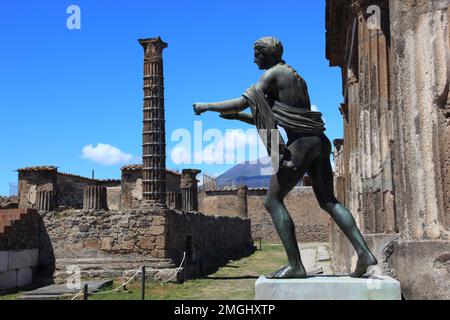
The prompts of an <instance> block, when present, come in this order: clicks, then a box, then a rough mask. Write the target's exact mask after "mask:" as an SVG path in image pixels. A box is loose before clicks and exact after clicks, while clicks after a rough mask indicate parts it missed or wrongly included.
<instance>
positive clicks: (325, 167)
mask: <svg viewBox="0 0 450 320" xmlns="http://www.w3.org/2000/svg"><path fill="white" fill-rule="evenodd" d="M254 54H255V58H254V62H255V63H256V65H257V66H258V67H259V69H261V70H267V71H265V72H264V74H263V75H262V77H261V78H260V79H259V81H258V83H256V84H255V85H253V86H251V87H250V88H249V89H248V90H247V91H246V92H245V93H244V94H243V95H242V96H241V97H239V98H237V99H233V100H227V101H222V102H217V103H195V104H194V112H195V113H196V114H197V115H200V114H201V113H203V112H206V111H216V112H219V113H221V115H220V116H221V117H222V118H225V119H237V120H240V121H244V122H246V123H249V124H254V125H256V127H257V128H258V131H259V132H260V136H261V138H263V141H264V142H265V144H266V147H267V148H268V152H269V155H271V157H272V162H273V161H274V159H275V160H276V158H274V154H275V156H276V153H278V151H279V155H280V159H279V163H280V166H279V168H274V169H275V171H276V174H274V175H273V176H272V177H271V180H270V186H269V190H268V192H267V196H266V199H265V207H266V209H267V210H268V211H269V212H270V215H271V217H272V220H273V223H274V225H275V229H276V230H277V233H278V235H279V237H280V239H281V242H282V243H283V246H284V248H285V250H286V254H287V257H288V261H289V265H288V266H284V267H282V268H281V269H279V270H277V271H275V272H273V273H271V274H270V275H268V277H269V278H275V279H276V278H304V277H306V276H307V274H306V270H305V268H304V266H303V264H302V261H301V257H300V250H299V248H298V243H297V239H296V236H295V227H294V223H293V221H292V218H291V216H290V215H289V212H288V211H287V209H286V207H285V205H284V203H283V199H284V197H285V196H286V195H287V194H288V193H289V191H291V190H292V189H293V188H294V187H295V186H296V185H297V184H298V182H299V181H300V179H301V178H302V177H303V175H304V174H305V172H307V173H308V175H309V177H310V178H311V180H312V184H313V190H314V193H315V196H316V198H317V201H318V202H319V204H320V207H321V208H322V209H323V210H325V211H326V212H328V213H329V214H330V215H331V217H332V218H333V220H334V221H335V222H336V224H337V225H338V226H339V227H340V228H341V230H342V231H343V232H344V234H345V235H346V236H347V238H348V239H349V240H350V242H351V244H352V245H353V247H354V248H355V250H356V252H357V254H358V261H357V264H356V269H355V270H354V272H353V273H352V274H351V276H353V277H362V276H364V274H366V273H367V271H368V268H369V267H370V266H372V265H376V264H377V260H376V258H375V256H374V255H373V254H372V253H371V252H370V250H369V248H368V247H367V244H366V242H365V241H364V238H363V236H362V235H361V233H360V231H359V229H358V227H357V225H356V222H355V220H354V218H353V216H352V214H351V213H350V211H349V210H348V209H347V208H346V207H344V206H343V205H342V204H341V203H339V201H338V200H337V199H336V198H335V196H334V190H333V172H332V169H331V163H330V153H331V143H330V140H329V139H328V138H327V137H326V135H325V134H324V131H325V127H324V124H323V122H322V119H321V113H320V112H314V111H311V104H310V100H309V94H308V89H307V85H306V82H305V80H303V78H302V77H301V76H300V75H299V74H298V73H297V72H296V71H295V70H294V69H293V68H292V67H290V66H289V65H287V64H286V63H285V62H284V61H283V60H282V54H283V46H282V44H281V42H280V41H279V40H278V39H275V38H273V37H265V38H261V39H259V40H258V41H256V42H255V44H254ZM248 107H250V110H251V112H252V114H247V113H243V112H242V111H243V110H244V109H246V108H248ZM277 126H281V127H283V128H284V129H285V130H286V133H287V137H288V142H287V143H286V144H285V143H284V141H282V139H279V137H278V139H279V140H281V141H280V142H279V145H278V147H279V149H278V150H277V149H276V148H273V146H272V145H271V142H270V141H273V140H272V139H271V138H272V136H273V134H274V132H275V133H276V134H278V135H279V133H278V129H277ZM274 150H275V151H277V152H273V151H274ZM271 151H272V154H271Z"/></svg>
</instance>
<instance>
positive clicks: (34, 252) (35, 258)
mask: <svg viewBox="0 0 450 320" xmlns="http://www.w3.org/2000/svg"><path fill="white" fill-rule="evenodd" d="M30 254H31V267H32V268H34V267H37V266H38V265H39V249H31V250H30Z"/></svg>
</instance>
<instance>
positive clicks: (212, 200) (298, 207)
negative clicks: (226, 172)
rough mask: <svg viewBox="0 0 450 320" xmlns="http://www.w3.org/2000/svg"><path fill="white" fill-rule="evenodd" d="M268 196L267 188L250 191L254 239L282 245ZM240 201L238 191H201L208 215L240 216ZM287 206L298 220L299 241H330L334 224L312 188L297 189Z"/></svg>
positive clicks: (288, 197)
mask: <svg viewBox="0 0 450 320" xmlns="http://www.w3.org/2000/svg"><path fill="white" fill-rule="evenodd" d="M266 193H267V190H266V189H249V190H248V192H247V212H248V213H247V215H248V218H250V220H251V232H252V237H253V239H259V238H261V239H263V240H267V241H271V242H279V241H280V239H279V237H278V235H277V233H276V230H275V228H274V226H273V222H272V218H271V217H270V215H269V213H268V211H267V210H266V208H265V207H264V198H265V195H266ZM239 200H240V199H239V197H238V195H237V189H229V190H216V191H206V192H200V193H199V211H200V212H203V213H204V214H206V215H220V216H230V217H238V216H239V214H240V207H239V203H240V201H239ZM284 203H285V205H286V207H287V208H288V210H289V213H290V214H291V216H292V219H293V220H294V223H295V228H296V236H297V240H298V241H300V242H327V241H329V237H330V224H331V221H330V218H329V216H328V215H327V214H326V212H325V211H323V210H322V209H321V208H320V206H319V204H318V203H317V200H316V198H315V196H314V192H313V191H312V188H311V187H300V188H295V189H293V190H292V191H291V192H290V193H289V194H288V195H287V197H286V198H285V200H284Z"/></svg>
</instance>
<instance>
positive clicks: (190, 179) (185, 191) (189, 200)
mask: <svg viewBox="0 0 450 320" xmlns="http://www.w3.org/2000/svg"><path fill="white" fill-rule="evenodd" d="M200 172H201V170H196V169H183V171H182V176H181V202H182V207H181V208H182V210H184V211H197V210H198V189H197V174H199V173H200Z"/></svg>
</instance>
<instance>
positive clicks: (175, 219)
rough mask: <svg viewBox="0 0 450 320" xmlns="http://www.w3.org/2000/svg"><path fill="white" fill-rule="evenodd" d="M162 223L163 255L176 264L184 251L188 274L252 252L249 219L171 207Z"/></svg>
mask: <svg viewBox="0 0 450 320" xmlns="http://www.w3.org/2000/svg"><path fill="white" fill-rule="evenodd" d="M166 224H167V239H166V245H167V247H166V249H167V255H168V257H170V258H171V259H173V260H174V261H175V262H176V263H177V264H179V263H180V262H181V260H182V257H183V251H186V259H187V264H188V270H187V272H188V274H189V277H195V276H200V275H206V274H210V273H213V272H215V271H216V270H217V269H218V268H219V267H221V266H223V265H225V264H226V263H227V262H228V261H229V260H237V259H240V258H242V257H245V256H248V255H250V254H251V253H253V252H254V246H253V240H252V236H251V226H250V220H249V219H241V218H237V217H235V218H232V217H213V216H205V215H203V214H201V213H182V212H174V211H171V212H170V213H169V214H168V215H167V220H166Z"/></svg>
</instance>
